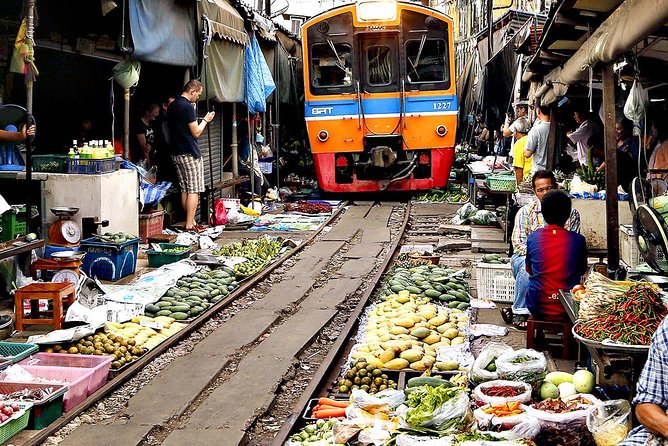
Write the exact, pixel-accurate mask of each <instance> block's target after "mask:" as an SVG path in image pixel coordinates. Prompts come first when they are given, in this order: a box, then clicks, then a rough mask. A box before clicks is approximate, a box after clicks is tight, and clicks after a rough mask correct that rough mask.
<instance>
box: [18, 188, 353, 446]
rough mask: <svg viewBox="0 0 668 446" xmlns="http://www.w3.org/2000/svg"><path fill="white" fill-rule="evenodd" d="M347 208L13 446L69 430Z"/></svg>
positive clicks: (32, 445)
mask: <svg viewBox="0 0 668 446" xmlns="http://www.w3.org/2000/svg"><path fill="white" fill-rule="evenodd" d="M347 204H348V202H347V201H346V202H344V203H342V204H341V206H339V208H338V209H337V210H336V211H335V212H333V213H332V215H331V216H330V217H329V218H328V219H327V220H326V221H325V222H324V223H323V224H322V225H320V227H319V228H318V229H317V230H316V231H314V233H313V234H311V235H310V236H309V237H308V238H306V239H304V241H303V242H302V243H300V244H299V245H297V246H296V247H295V248H293V249H291V250H290V251H288V252H286V253H285V254H283V255H282V256H281V257H279V258H278V259H277V260H276V261H275V262H273V263H271V264H270V265H268V266H267V267H266V268H264V269H262V270H261V271H259V272H258V273H257V274H256V275H254V276H253V277H251V278H250V279H248V280H246V281H245V282H242V283H241V285H240V286H239V288H237V289H236V290H234V291H233V292H232V293H230V294H228V295H227V296H225V298H223V299H221V300H220V301H219V302H216V303H215V304H214V305H212V306H211V307H209V308H208V309H207V310H206V311H205V312H204V313H202V314H201V315H200V316H199V317H197V318H196V319H194V320H193V321H192V322H190V323H188V325H187V326H186V327H185V328H183V329H182V330H180V331H178V332H176V333H175V334H173V335H172V336H170V337H169V338H167V339H166V340H164V341H163V342H161V343H160V344H158V345H157V346H156V347H155V348H153V349H151V350H149V351H148V352H147V353H146V354H145V355H144V356H142V357H141V358H140V359H138V360H137V361H135V362H134V363H132V365H130V366H129V367H128V368H127V369H125V370H124V371H122V372H121V373H119V374H118V375H117V376H116V377H114V378H113V379H111V380H110V381H108V382H107V384H105V385H104V386H103V387H101V388H100V389H99V390H98V391H96V392H95V393H94V394H92V395H91V396H89V397H88V398H86V399H85V400H84V401H83V403H81V404H80V405H78V406H77V407H76V408H74V409H73V410H72V411H70V412H68V413H66V414H64V415H62V416H61V417H60V418H58V419H57V420H55V421H54V422H53V423H51V424H50V425H49V426H47V427H45V428H44V429H41V430H39V431H36V432H38V433H37V434H36V435H34V436H32V437H30V438H28V439H26V440H25V442H20V441H16V440H17V439H16V438H14V441H12V444H14V445H15V446H38V445H40V444H42V443H43V442H44V441H46V439H47V438H49V437H50V436H52V435H53V434H55V433H56V432H57V431H58V430H60V429H61V428H63V427H64V426H66V425H67V424H68V423H70V422H71V421H72V420H74V419H75V418H76V417H77V416H79V415H80V414H81V413H82V412H84V411H85V410H86V409H88V408H89V407H91V406H93V405H94V404H95V403H97V402H98V401H100V400H101V399H102V398H104V397H106V396H107V395H108V394H110V393H111V392H112V391H114V390H116V389H117V388H119V387H120V386H121V385H122V384H124V383H125V382H127V381H128V380H130V379H131V378H132V377H133V376H135V375H136V374H137V373H139V372H140V371H141V370H142V369H143V368H144V367H145V366H146V365H148V364H149V363H150V362H151V361H153V360H154V359H155V358H157V357H158V356H160V355H161V354H163V353H165V352H166V351H167V350H168V349H169V348H171V347H172V346H174V345H176V344H178V343H179V342H180V341H182V340H184V339H185V338H187V337H188V336H189V335H191V334H192V333H193V332H195V331H196V330H198V329H199V328H200V327H202V326H203V325H204V324H205V323H206V322H208V321H209V320H210V319H211V318H212V317H213V316H214V315H216V314H217V313H219V312H220V311H222V310H224V309H225V308H227V307H228V306H230V305H231V304H232V303H234V302H235V301H236V300H237V299H238V298H239V297H241V296H242V295H243V294H244V293H245V292H246V291H248V290H250V289H251V288H253V287H254V286H255V285H256V284H258V283H259V282H261V281H262V280H264V279H265V278H266V277H267V276H268V275H269V274H270V273H271V272H272V271H274V270H275V269H276V268H278V267H279V266H281V265H282V264H283V263H285V261H286V260H288V259H289V258H291V257H293V256H295V255H296V254H297V253H299V252H300V251H301V250H303V249H304V248H305V247H306V246H308V245H309V244H311V242H313V240H315V238H316V237H317V236H318V234H320V233H321V232H322V231H323V229H324V228H325V227H326V226H328V225H329V224H331V223H332V222H333V221H334V219H335V218H336V217H338V216H339V215H340V214H341V213H342V212H343V208H344V207H345V206H346V205H347Z"/></svg>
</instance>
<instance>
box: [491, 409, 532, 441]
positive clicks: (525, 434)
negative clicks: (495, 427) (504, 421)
mask: <svg viewBox="0 0 668 446" xmlns="http://www.w3.org/2000/svg"><path fill="white" fill-rule="evenodd" d="M539 433H540V422H539V421H538V420H537V419H536V418H534V417H532V416H529V415H527V416H525V417H524V418H523V419H522V421H521V422H520V423H518V424H516V425H515V426H513V428H512V429H510V430H507V431H504V432H494V433H493V434H492V435H494V436H495V437H497V438H503V439H505V440H525V439H526V440H533V439H534V438H536V437H537V436H538V434H539Z"/></svg>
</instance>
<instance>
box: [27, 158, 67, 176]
mask: <svg viewBox="0 0 668 446" xmlns="http://www.w3.org/2000/svg"><path fill="white" fill-rule="evenodd" d="M32 170H33V171H34V172H49V173H66V172H67V155H33V156H32Z"/></svg>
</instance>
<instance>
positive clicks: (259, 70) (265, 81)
mask: <svg viewBox="0 0 668 446" xmlns="http://www.w3.org/2000/svg"><path fill="white" fill-rule="evenodd" d="M245 71H246V72H245V73H244V74H245V76H244V78H245V79H246V105H247V106H248V111H249V112H250V113H251V114H255V113H260V112H265V111H266V110H267V97H268V96H269V95H270V94H271V93H272V92H273V91H274V90H275V89H276V84H275V83H274V80H273V79H272V77H271V72H270V71H269V66H268V65H267V61H266V60H265V59H264V55H263V54H262V50H261V49H260V44H259V43H258V42H257V39H256V38H255V36H252V37H251V41H250V44H249V45H248V46H247V47H246V63H245Z"/></svg>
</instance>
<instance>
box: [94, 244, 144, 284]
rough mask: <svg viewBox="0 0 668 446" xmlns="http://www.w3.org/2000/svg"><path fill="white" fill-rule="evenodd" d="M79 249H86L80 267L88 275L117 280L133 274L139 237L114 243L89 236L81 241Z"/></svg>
mask: <svg viewBox="0 0 668 446" xmlns="http://www.w3.org/2000/svg"><path fill="white" fill-rule="evenodd" d="M81 249H82V250H84V251H86V256H85V257H84V258H83V265H82V266H81V268H82V269H83V271H84V272H85V273H86V274H87V275H88V277H97V278H98V279H102V280H111V281H117V280H120V279H122V278H123V277H125V276H129V275H130V274H134V272H135V268H136V267H137V251H138V250H139V238H135V239H132V240H128V241H127V242H125V243H120V244H116V243H105V242H100V241H98V240H97V239H95V238H94V237H91V238H87V239H85V240H83V241H82V242H81Z"/></svg>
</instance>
